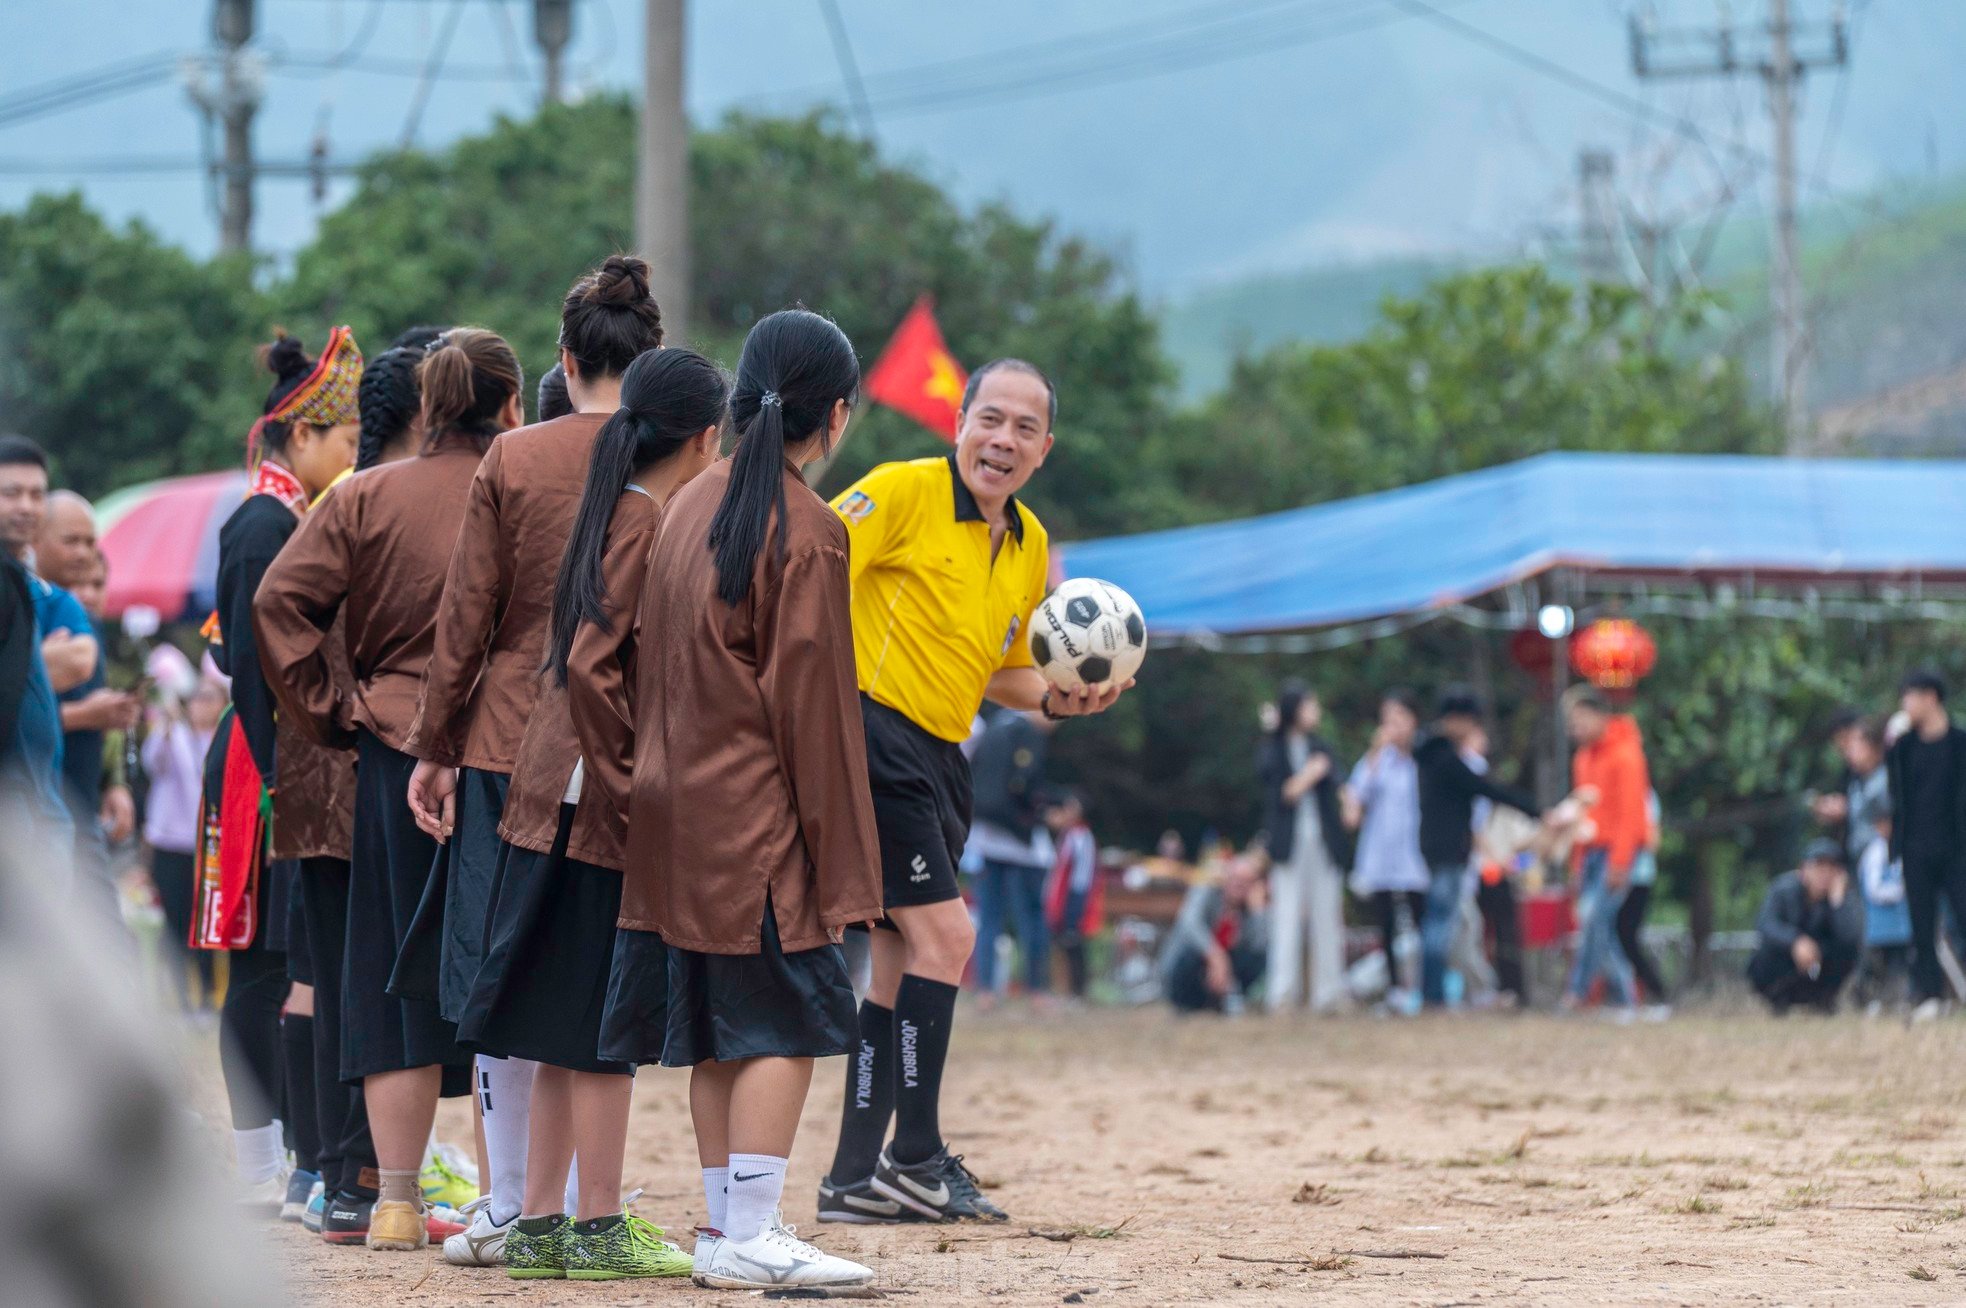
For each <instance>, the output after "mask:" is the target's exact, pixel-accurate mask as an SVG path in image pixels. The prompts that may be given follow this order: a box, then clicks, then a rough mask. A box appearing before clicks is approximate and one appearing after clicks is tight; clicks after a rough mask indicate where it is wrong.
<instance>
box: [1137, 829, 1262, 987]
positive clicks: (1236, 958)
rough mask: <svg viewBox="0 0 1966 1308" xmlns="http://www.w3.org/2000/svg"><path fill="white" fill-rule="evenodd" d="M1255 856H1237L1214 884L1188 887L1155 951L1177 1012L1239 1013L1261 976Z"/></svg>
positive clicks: (1258, 872)
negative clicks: (1158, 951)
mask: <svg viewBox="0 0 1966 1308" xmlns="http://www.w3.org/2000/svg"><path fill="white" fill-rule="evenodd" d="M1267 902H1268V897H1267V895H1266V894H1265V893H1264V887H1263V875H1262V869H1261V866H1260V862H1259V860H1258V859H1257V858H1256V857H1254V856H1253V855H1249V854H1238V855H1236V856H1235V857H1233V858H1231V859H1230V860H1229V861H1228V862H1227V863H1225V864H1224V865H1223V867H1222V879H1221V881H1220V883H1219V884H1215V885H1210V884H1207V883H1202V884H1199V885H1196V886H1193V887H1191V888H1190V889H1189V891H1188V894H1187V897H1186V898H1185V899H1183V900H1182V901H1181V913H1180V916H1178V917H1177V918H1176V919H1175V921H1174V927H1173V929H1172V931H1170V932H1169V934H1168V939H1167V945H1166V947H1165V948H1163V949H1162V951H1161V988H1162V992H1163V993H1164V994H1166V996H1167V1002H1168V1003H1169V1004H1172V1005H1173V1006H1174V1010H1175V1011H1176V1012H1178V1013H1239V1012H1241V1011H1242V1009H1243V1004H1244V998H1245V996H1246V995H1247V993H1248V991H1249V989H1250V987H1251V986H1254V985H1255V984H1256V983H1257V982H1258V981H1259V980H1261V979H1262V976H1263V968H1264V964H1265V958H1264V956H1265V954H1266V953H1267V946H1268V942H1269V938H1270V924H1269V920H1268V919H1269V914H1268V912H1267V910H1266V907H1265V906H1266V904H1267Z"/></svg>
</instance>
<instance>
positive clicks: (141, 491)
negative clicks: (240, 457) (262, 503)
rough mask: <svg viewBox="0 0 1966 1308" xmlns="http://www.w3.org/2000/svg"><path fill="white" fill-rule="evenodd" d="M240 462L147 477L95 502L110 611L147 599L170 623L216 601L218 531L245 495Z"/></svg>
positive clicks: (117, 613) (198, 615) (197, 615)
mask: <svg viewBox="0 0 1966 1308" xmlns="http://www.w3.org/2000/svg"><path fill="white" fill-rule="evenodd" d="M246 485H247V474H246V471H245V470H244V469H243V468H236V469H231V470H229V471H226V472H205V473H199V474H198V475H196V476H193V477H169V478H166V479H165V480H163V481H147V482H144V483H143V484H141V485H138V486H131V487H128V488H126V489H124V490H120V491H117V492H116V493H114V494H113V495H109V496H106V497H105V498H104V499H103V500H101V501H100V502H99V503H98V504H97V505H96V524H97V528H98V530H99V531H100V533H101V540H102V552H103V554H104V555H106V556H107V557H108V559H109V591H108V593H107V595H105V596H104V599H103V608H104V610H105V611H106V612H107V613H108V615H109V616H110V617H121V616H122V615H123V612H124V611H125V610H126V609H130V608H134V607H136V606H138V605H142V606H144V607H147V608H152V609H155V610H157V612H158V614H159V615H160V616H161V617H162V618H163V620H164V621H166V622H174V621H177V620H180V619H187V618H188V619H190V620H192V621H194V622H195V621H199V620H201V619H203V618H204V616H205V615H206V614H208V613H210V612H211V611H212V608H213V606H214V605H216V604H217V602H218V600H217V593H218V585H217V583H218V529H219V528H220V527H222V526H224V525H225V520H226V519H227V518H228V517H230V516H232V511H233V510H234V509H236V508H238V507H239V502H240V501H241V500H243V499H244V498H245V497H246Z"/></svg>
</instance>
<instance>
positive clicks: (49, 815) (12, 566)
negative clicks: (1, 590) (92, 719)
mask: <svg viewBox="0 0 1966 1308" xmlns="http://www.w3.org/2000/svg"><path fill="white" fill-rule="evenodd" d="M47 502H48V456H47V455H46V454H44V453H42V451H41V447H40V446H39V445H36V444H35V443H34V442H33V441H31V440H28V439H27V438H26V437H24V436H0V556H4V558H5V568H6V576H5V579H4V581H5V585H6V587H7V588H8V591H9V594H8V599H9V601H10V602H11V601H18V600H21V599H23V598H24V599H25V601H26V604H27V608H26V611H25V613H21V612H19V611H16V612H14V613H12V614H10V615H9V622H8V629H7V650H8V655H7V657H8V659H9V663H8V671H9V676H8V679H7V681H6V683H5V688H6V691H7V693H8V695H9V697H10V699H11V694H12V687H14V686H16V685H18V686H21V687H22V688H23V690H22V692H21V697H20V700H19V702H18V706H17V707H15V711H14V714H13V717H12V722H13V727H12V729H11V730H10V731H9V732H8V738H7V744H6V765H7V766H6V769H5V770H6V772H7V773H8V776H7V787H6V788H7V789H8V790H9V791H10V792H11V798H12V799H13V800H14V801H15V802H16V803H19V804H20V805H22V806H23V809H24V811H25V813H26V814H27V815H28V818H29V820H31V821H33V822H34V823H35V824H36V826H37V827H38V828H39V832H38V834H40V835H42V836H43V837H44V838H45V839H46V842H47V844H48V846H49V847H51V848H52V847H54V846H55V845H57V844H64V845H66V844H70V843H72V841H73V839H74V826H73V824H72V823H71V821H70V819H69V812H68V803H67V800H66V799H65V798H64V796H63V793H62V790H63V787H62V735H61V710H60V708H59V706H58V705H57V703H56V700H55V697H56V696H57V695H58V694H60V693H61V692H62V691H64V690H68V689H70V688H72V687H75V686H79V685H81V684H82V682H84V681H86V680H87V679H88V677H89V675H90V674H91V673H92V672H93V671H94V670H95V665H96V659H97V653H98V651H97V649H96V643H95V639H94V637H93V636H90V635H87V634H86V632H87V630H88V617H87V615H86V614H83V613H82V610H81V606H80V605H78V604H76V603H75V600H74V597H73V596H71V595H69V594H68V593H67V592H65V591H59V590H56V589H55V588H54V587H53V586H50V585H49V584H48V583H47V582H46V581H44V580H43V579H42V578H40V577H39V576H37V575H36V574H35V572H34V569H33V559H34V542H35V540H36V539H38V538H39V536H40V534H41V523H42V520H43V518H45V516H46V514H47ZM64 602H65V603H64ZM10 607H11V603H10ZM76 623H79V624H80V632H78V630H77V628H76V626H75V625H74V624H76ZM23 641H25V643H26V644H27V645H31V646H32V647H33V648H32V649H31V651H29V652H27V653H25V654H23V653H22V652H21V651H22V648H23V645H22V642H23ZM23 669H24V671H22V670H23ZM16 672H20V673H21V675H19V676H18V677H16V676H15V675H13V674H14V673H16Z"/></svg>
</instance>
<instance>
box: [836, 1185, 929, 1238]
mask: <svg viewBox="0 0 1966 1308" xmlns="http://www.w3.org/2000/svg"><path fill="white" fill-rule="evenodd" d="M819 1220H820V1221H822V1222H851V1223H852V1224H854V1225H855V1226H885V1225H888V1224H889V1223H892V1222H926V1221H928V1220H929V1219H928V1218H926V1217H924V1216H922V1215H921V1214H920V1213H918V1212H916V1211H915V1210H914V1209H912V1208H910V1207H908V1205H906V1204H904V1203H902V1202H900V1201H899V1200H897V1199H890V1198H888V1197H887V1196H886V1195H884V1194H881V1193H879V1192H877V1191H876V1190H875V1189H874V1178H873V1177H871V1176H867V1177H862V1178H861V1179H860V1180H858V1181H852V1182H849V1183H847V1184H846V1185H840V1184H838V1183H837V1182H835V1181H834V1180H833V1178H832V1177H830V1176H828V1177H827V1178H825V1179H824V1180H822V1181H821V1182H820V1183H819Z"/></svg>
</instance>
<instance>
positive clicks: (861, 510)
mask: <svg viewBox="0 0 1966 1308" xmlns="http://www.w3.org/2000/svg"><path fill="white" fill-rule="evenodd" d="M873 511H874V501H873V500H872V499H870V498H869V497H868V495H867V492H866V491H855V492H853V494H851V495H849V496H847V497H846V498H845V499H843V500H841V501H840V516H841V517H842V518H845V519H846V520H847V521H848V522H853V523H860V522H865V521H867V515H868V514H870V513H872V512H873ZM1005 648H1009V647H1008V646H1006V647H1005Z"/></svg>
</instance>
